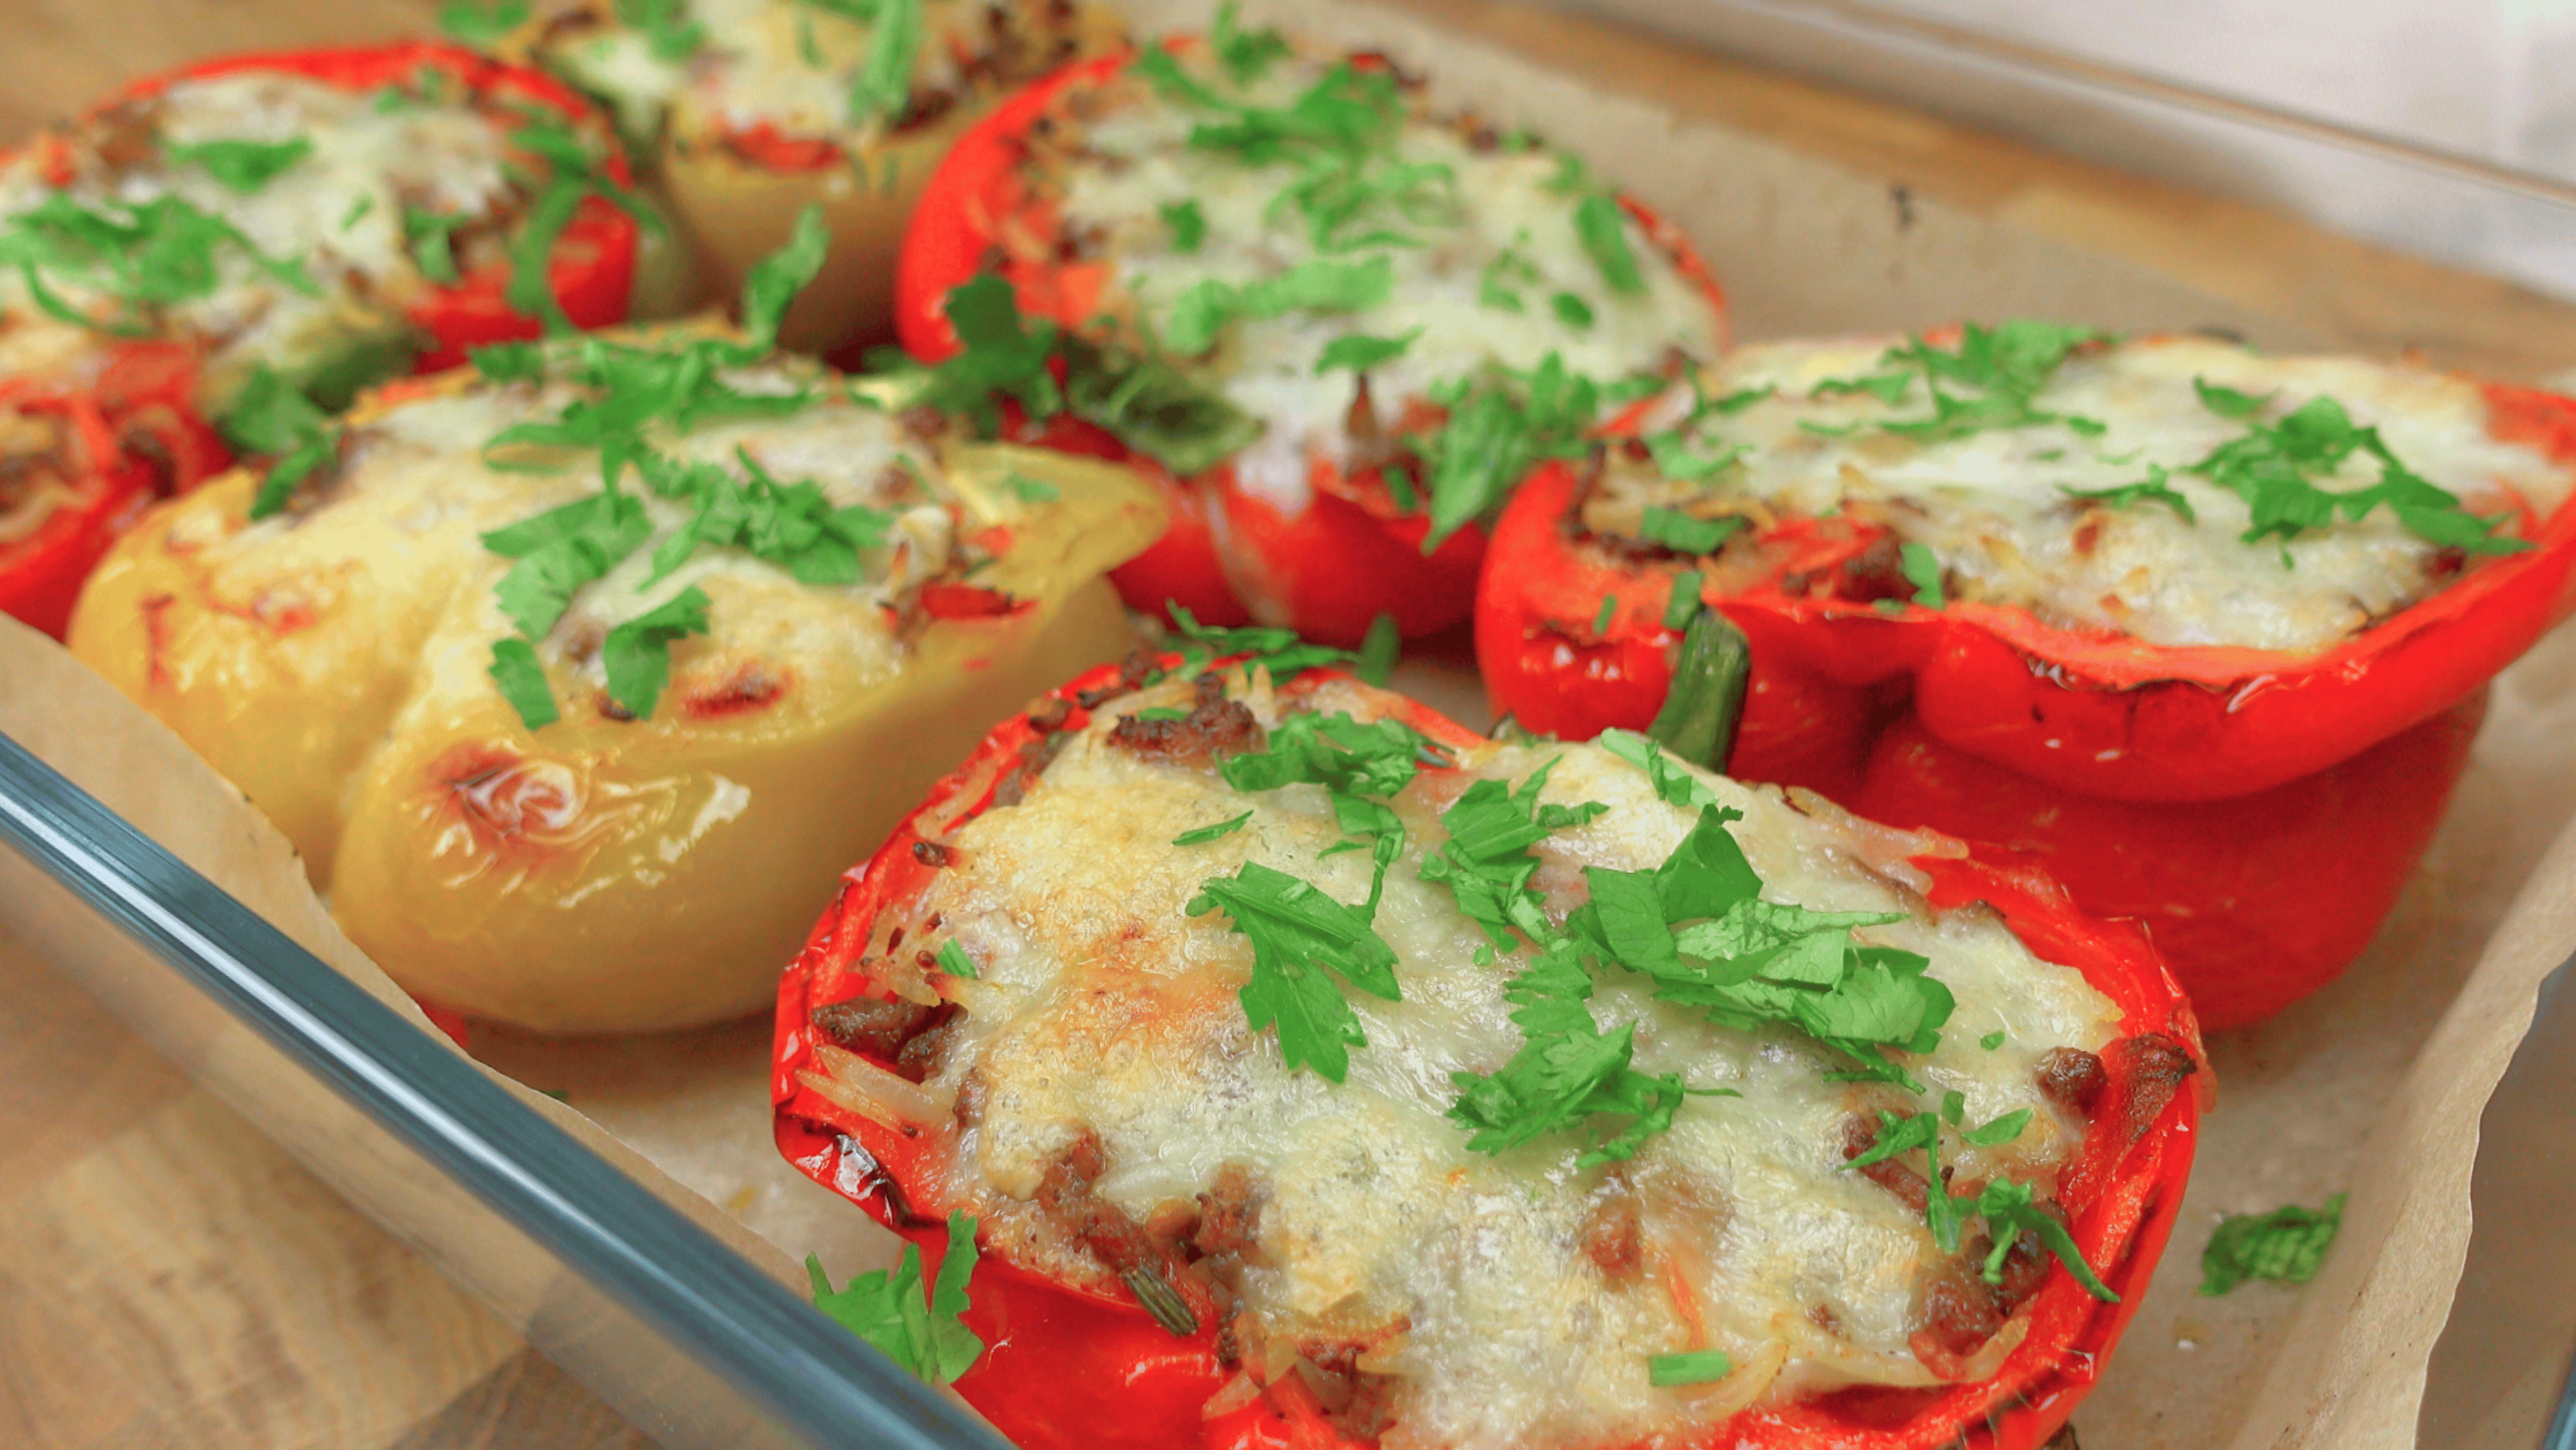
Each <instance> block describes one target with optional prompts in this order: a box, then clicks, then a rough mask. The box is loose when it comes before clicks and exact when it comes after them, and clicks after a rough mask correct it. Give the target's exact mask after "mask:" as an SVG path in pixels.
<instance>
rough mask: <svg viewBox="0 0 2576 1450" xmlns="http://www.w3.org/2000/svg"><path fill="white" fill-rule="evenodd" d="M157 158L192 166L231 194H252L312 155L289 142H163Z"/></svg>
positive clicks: (307, 146) (309, 148)
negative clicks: (160, 155)
mask: <svg viewBox="0 0 2576 1450" xmlns="http://www.w3.org/2000/svg"><path fill="white" fill-rule="evenodd" d="M161 154H162V155H164V156H167V157H169V158H170V161H171V164H173V165H176V166H193V167H195V168H197V169H198V170H200V171H202V172H204V173H206V174H207V175H208V176H211V177H213V178H214V179H215V180H217V181H219V182H221V183H223V184H224V185H225V186H227V187H229V188H231V189H232V190H234V191H239V192H245V193H247V192H254V191H258V190H260V189H261V188H263V187H265V186H267V185H268V184H269V183H270V182H272V181H275V180H276V179H277V178H278V175H279V174H280V173H281V172H283V171H285V170H286V169H287V168H288V167H290V166H293V165H294V164H295V163H296V162H298V161H301V160H303V159H304V158H305V157H307V156H310V155H312V154H313V143H312V142H311V141H308V140H306V139H305V138H303V137H301V136H298V137H296V138H295V139H294V140H291V141H198V142H176V141H165V142H163V143H162V144H161Z"/></svg>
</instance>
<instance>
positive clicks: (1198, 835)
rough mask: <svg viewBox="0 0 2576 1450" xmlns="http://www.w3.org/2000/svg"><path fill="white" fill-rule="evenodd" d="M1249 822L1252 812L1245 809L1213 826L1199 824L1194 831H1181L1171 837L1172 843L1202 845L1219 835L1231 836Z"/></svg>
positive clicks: (1250, 821)
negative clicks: (1241, 812) (1240, 813)
mask: <svg viewBox="0 0 2576 1450" xmlns="http://www.w3.org/2000/svg"><path fill="white" fill-rule="evenodd" d="M1250 824H1252V812H1250V811H1245V812H1244V813H1243V814H1242V815H1239V816H1236V817H1235V818H1234V819H1233V820H1230V821H1219V822H1217V823H1216V824H1215V825H1213V826H1201V827H1199V828H1198V829H1197V830H1195V831H1183V832H1181V833H1180V834H1179V835H1177V836H1174V837H1173V838H1172V844H1173V845H1175V846H1204V845H1206V844H1207V843H1208V842H1210V841H1213V840H1217V839H1219V838H1220V837H1224V836H1231V835H1233V834H1234V833H1235V832H1237V831H1240V830H1242V829H1243V828H1244V827H1245V826H1248V825H1250Z"/></svg>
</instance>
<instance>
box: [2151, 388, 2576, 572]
mask: <svg viewBox="0 0 2576 1450" xmlns="http://www.w3.org/2000/svg"><path fill="white" fill-rule="evenodd" d="M2355 454H2362V455H2365V456H2367V457H2369V458H2371V459H2374V460H2376V461H2377V463H2378V464H2379V470H2380V473H2379V482H2378V483H2377V484H2375V485H2372V486H2370V487H2368V488H2357V489H2348V490H2344V491H2341V492H2331V491H2328V490H2326V489H2322V488H2319V487H2317V485H2316V484H2315V483H2314V482H2312V481H2311V479H2313V478H2328V477H2332V476H2333V475H2335V474H2336V473H2337V472H2339V471H2340V470H2341V469H2342V468H2343V466H2344V463H2345V461H2346V460H2348V459H2350V458H2352V457H2353V456H2354V455H2355ZM2189 471H2190V472H2193V473H2197V474H2199V475H2200V476H2201V477H2203V478H2206V479H2208V480H2209V481H2210V482H2211V483H2214V484H2216V485H2218V486H2219V487H2221V488H2224V489H2227V490H2229V491H2230V492H2233V493H2235V494H2236V495H2238V496H2239V497H2241V498H2243V499H2244V500H2245V502H2246V505H2247V508H2248V510H2249V511H2250V513H2251V521H2250V525H2249V527H2248V528H2247V529H2246V531H2245V532H2244V533H2243V534H2242V535H2241V536H2239V537H2240V539H2241V540H2242V542H2245V543H2249V544H2251V543H2257V542H2260V541H2262V540H2264V539H2267V538H2278V539H2281V540H2283V541H2285V542H2286V541H2287V540H2290V539H2293V538H2296V537H2298V536H2299V535H2300V534H2302V533H2305V532H2307V531H2308V530H2310V529H2318V528H2323V527H2325V526H2326V525H2327V524H2329V523H2331V522H2333V521H2334V517H2335V515H2337V514H2338V513H2339V514H2341V515H2342V516H2343V517H2345V518H2346V519H2351V520H2355V521H2358V520H2360V519H2361V518H2363V517H2365V516H2366V515H2368V514H2369V513H2370V511H2371V510H2373V509H2376V508H2380V507H2383V506H2384V507H2386V508H2387V509H2388V510H2389V511H2390V512H2391V513H2393V514H2395V515H2396V516H2397V521H2398V523H2400V524H2401V525H2403V526H2404V527H2405V528H2406V529H2407V530H2408V531H2409V532H2411V533H2413V534H2414V535H2415V536H2416V537H2418V538H2421V539H2423V540H2425V541H2427V542H2429V543H2434V544H2440V545H2444V546H2447V547H2451V548H2456V549H2460V550H2463V551H2465V552H2468V553H2472V554H2513V553H2519V552H2521V551H2523V550H2525V549H2528V548H2530V547H2531V544H2530V543H2529V542H2528V541H2527V540H2523V539H2519V538H2515V537H2513V536H2512V535H2510V534H2506V535H2497V534H2495V533H2493V529H2494V527H2495V524H2496V522H2497V521H2496V520H2491V519H2482V518H2479V517H2477V516H2476V515H2474V514H2471V513H2468V512H2467V511H2465V510H2463V509H2462V508H2461V507H2460V501H2459V499H2458V498H2457V497H2456V496H2454V495H2453V494H2451V493H2450V492H2449V491H2448V490H2445V489H2443V488H2441V487H2439V486H2438V485H2436V484H2434V483H2432V482H2431V481H2430V480H2428V479H2426V478H2424V477H2423V476H2421V475H2419V474H2417V473H2416V472H2414V470H2412V469H2410V468H2408V467H2406V465H2404V464H2403V463H2400V462H2398V460H2397V455H2395V454H2394V453H2391V452H2390V451H2389V449H2388V445H2387V444H2386V443H2384V442H2382V441H2381V440H2380V437H2379V430H2378V429H2376V428H2365V427H2362V426H2361V425H2359V424H2357V423H2355V422H2354V421H2353V419H2352V415H2351V414H2350V413H2348V412H2346V411H2345V410H2344V407H2343V405H2342V404H2341V403H2338V402H2336V401H2335V400H2334V399H2332V398H2329V397H2325V396H2322V395H2320V396H2318V397H2315V398H2311V399H2309V400H2308V401H2307V402H2306V403H2304V404H2302V405H2300V406H2299V407H2298V408H2297V409H2296V410H2294V411H2293V412H2291V413H2289V414H2288V415H2287V416H2285V417H2283V418H2282V419H2281V420H2280V421H2279V422H2277V423H2271V424H2265V423H2260V422H2256V423H2251V424H2248V425H2247V428H2246V432H2245V433H2244V435H2243V436H2242V437H2238V438H2234V439H2230V440H2229V441H2227V442H2225V443H2222V444H2220V445H2218V447H2216V448H2214V449H2212V450H2211V451H2210V453H2209V456H2208V457H2206V458H2203V459H2202V460H2200V461H2199V462H2198V463H2195V464H2193V465H2191V468H2190V470H2189Z"/></svg>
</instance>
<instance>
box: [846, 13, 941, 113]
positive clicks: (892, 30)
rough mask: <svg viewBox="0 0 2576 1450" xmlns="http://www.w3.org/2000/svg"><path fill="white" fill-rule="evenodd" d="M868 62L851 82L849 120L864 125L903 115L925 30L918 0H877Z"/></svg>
mask: <svg viewBox="0 0 2576 1450" xmlns="http://www.w3.org/2000/svg"><path fill="white" fill-rule="evenodd" d="M875 24H876V33H875V34H874V35H872V36H870V37H869V39H868V59H867V64H866V65H864V66H862V67H861V68H860V70H859V75H858V79H857V80H855V81H853V82H851V84H850V119H851V121H853V122H854V123H857V124H860V125H865V124H866V123H867V122H869V121H870V120H873V119H879V118H882V119H884V120H885V121H887V122H888V123H892V122H894V121H896V120H899V119H901V118H902V116H903V114H904V110H905V108H906V107H908V106H909V105H910V104H911V102H912V71H913V67H914V65H915V64H916V63H918V62H919V60H920V58H921V42H922V38H923V35H924V33H925V27H924V25H923V21H922V11H921V0H879V3H878V5H877V7H876V16H875Z"/></svg>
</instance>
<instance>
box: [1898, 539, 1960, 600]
mask: <svg viewBox="0 0 2576 1450" xmlns="http://www.w3.org/2000/svg"><path fill="white" fill-rule="evenodd" d="M1897 569H1898V571H1899V572H1900V573H1902V574H1904V576H1905V582H1906V583H1908V584H1911V585H1913V586H1914V602H1915V603H1917V604H1920V605H1922V606H1923V607H1924V608H1926V609H1938V608H1940V607H1941V606H1942V605H1944V604H1946V603H1948V602H1949V601H1948V600H1947V599H1946V598H1944V597H1943V595H1942V593H1941V556H1940V555H1938V554H1935V553H1933V552H1932V548H1931V546H1930V545H1928V544H1907V545H1905V546H1904V547H1903V548H1902V549H1900V550H1898V551H1897Z"/></svg>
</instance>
